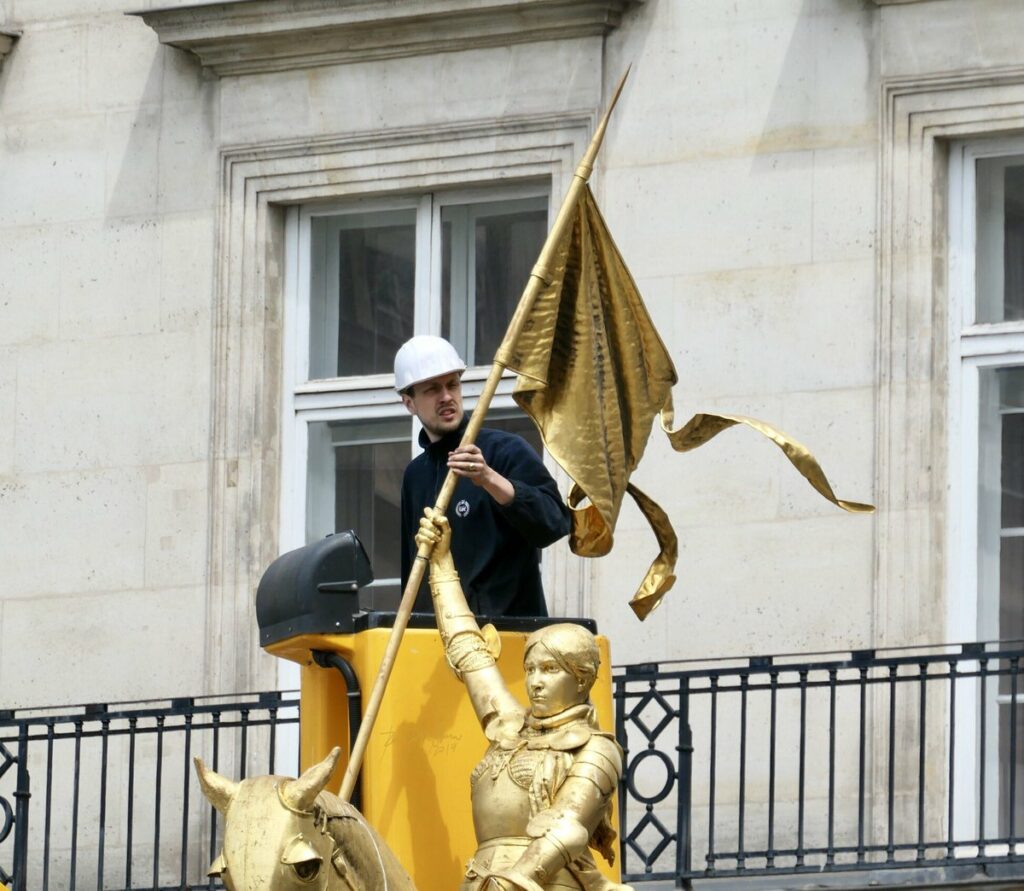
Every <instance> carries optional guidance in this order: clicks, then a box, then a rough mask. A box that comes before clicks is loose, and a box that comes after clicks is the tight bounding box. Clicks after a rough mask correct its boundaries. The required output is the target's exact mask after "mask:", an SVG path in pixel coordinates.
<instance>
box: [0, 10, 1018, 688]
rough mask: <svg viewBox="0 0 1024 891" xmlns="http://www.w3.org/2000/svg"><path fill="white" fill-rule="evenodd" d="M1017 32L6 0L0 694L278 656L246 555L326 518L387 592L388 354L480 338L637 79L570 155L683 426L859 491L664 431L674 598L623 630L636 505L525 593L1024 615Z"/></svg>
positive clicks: (637, 560)
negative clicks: (779, 446) (801, 445)
mask: <svg viewBox="0 0 1024 891" xmlns="http://www.w3.org/2000/svg"><path fill="white" fill-rule="evenodd" d="M1022 45H1024V7H1022V6H1021V4H1020V3H1019V2H1017V0H902V2H901V0H765V2H760V0H759V2H757V3H739V4H736V3H725V2H719V0H703V2H697V0H404V2H401V3H397V2H386V0H342V2H335V0H235V2H227V3H217V4H195V3H182V2H177V0H174V2H172V0H159V2H157V0H151V2H147V0H137V2H136V3H134V4H131V3H125V2H121V0H0V137H2V138H0V541H2V553H3V566H4V572H3V583H2V584H0V707H6V708H16V707H24V706H30V705H43V704H47V705H49V704H65V703H77V702H86V701H89V702H94V701H104V700H123V699H135V698H143V697H159V696H172V695H181V694H199V693H226V692H231V691H236V690H252V689H262V688H266V687H272V686H274V685H275V684H277V683H286V682H288V680H289V678H288V676H287V675H283V676H281V677H279V669H278V667H277V665H276V664H275V661H274V660H273V659H271V658H270V657H268V656H267V655H265V654H263V653H262V651H261V650H260V649H259V647H258V645H257V641H256V634H255V626H254V613H253V592H254V590H255V586H256V582H257V581H258V579H259V577H260V574H261V572H262V570H263V569H264V568H265V567H266V566H267V565H268V563H269V562H270V561H271V560H272V559H273V558H274V557H275V556H276V555H277V554H279V553H281V552H282V551H284V550H287V549H289V548H292V547H296V546H298V545H300V544H303V543H304V542H306V541H307V540H310V539H311V538H313V537H317V536H319V535H322V534H324V533H325V532H327V531H331V530H333V529H334V528H335V526H336V525H337V524H348V523H350V522H351V519H352V517H355V518H356V519H358V520H361V521H362V522H363V523H365V528H358V527H357V531H359V532H360V534H361V535H362V536H363V538H364V539H365V540H366V542H367V544H368V545H369V547H370V550H371V556H373V557H374V562H375V565H376V566H377V568H378V577H380V578H381V579H382V580H383V582H382V584H381V585H380V586H379V588H378V589H377V594H376V595H375V596H378V597H379V598H380V602H381V603H384V602H386V601H387V598H388V597H389V596H392V592H391V589H390V588H389V587H388V584H387V580H388V579H389V578H390V577H391V576H393V575H394V574H395V573H394V571H393V570H390V569H389V567H390V566H391V565H393V560H394V556H393V554H395V553H397V544H396V543H395V541H394V540H393V536H394V511H395V494H396V489H395V478H396V477H395V474H396V472H397V471H396V468H398V469H400V466H401V464H402V463H404V461H405V460H407V459H408V457H409V456H410V455H411V454H412V451H413V446H412V442H413V433H414V431H413V429H412V426H411V424H410V422H409V420H408V417H407V415H405V414H404V410H403V409H402V407H401V405H400V403H399V402H398V400H397V397H395V396H394V394H393V391H392V390H391V389H390V384H391V381H390V380H389V374H388V367H389V361H390V357H389V356H388V355H387V354H388V350H389V349H390V348H391V347H392V345H393V343H395V342H398V341H399V340H400V336H399V335H402V336H405V335H406V334H409V333H412V332H413V331H416V332H418V333H426V332H442V331H444V332H445V333H447V334H449V335H450V336H452V338H453V339H455V340H456V342H457V343H459V345H460V347H461V348H462V349H466V350H469V351H470V353H471V354H472V355H473V359H472V360H471V364H472V365H474V366H483V365H485V364H486V362H487V360H488V358H489V356H488V353H487V348H488V344H489V343H490V342H491V341H490V339H493V334H492V333H491V331H490V328H489V327H488V326H489V325H490V324H491V322H493V321H494V320H495V319H500V318H503V314H506V313H507V311H508V307H507V305H506V303H503V302H502V300H505V301H506V302H507V299H508V297H507V294H508V293H510V292H508V289H507V288H505V287H504V285H505V283H506V282H513V281H516V276H517V275H518V274H519V273H520V272H521V270H522V264H523V263H524V262H529V261H527V260H524V259H523V258H524V257H526V256H528V254H529V250H528V248H529V246H530V245H531V244H532V241H531V239H535V238H536V237H537V236H536V232H537V229H538V225H539V226H540V228H541V229H543V226H544V225H545V222H546V220H545V217H544V213H545V211H547V212H548V214H549V215H550V213H551V212H553V210H554V209H555V208H557V206H558V203H559V201H560V199H561V196H562V194H563V192H564V190H565V187H566V185H567V183H568V180H569V178H570V177H571V174H572V170H573V168H574V165H575V162H576V161H577V159H578V158H579V156H580V154H581V151H582V149H583V147H584V146H585V145H586V143H587V141H588V139H589V135H590V133H591V130H592V128H593V125H594V123H595V121H596V118H597V116H598V115H599V113H600V112H601V110H602V109H603V107H604V104H605V103H606V102H607V100H608V97H609V94H610V91H611V89H613V87H614V85H615V83H616V82H617V80H618V78H619V76H620V75H621V73H622V72H623V71H624V70H625V69H626V68H627V67H628V66H632V69H631V74H630V78H629V81H628V84H627V86H626V89H625V91H624V94H623V97H622V99H621V101H620V103H619V106H618V109H617V110H616V112H615V115H614V117H613V119H612V122H611V125H610V128H609V131H608V135H607V138H606V142H605V145H604V148H603V150H602V153H601V157H600V161H599V163H598V167H597V170H596V172H595V176H594V179H593V187H594V191H595V194H596V196H597V199H598V201H599V203H600V205H601V207H602V210H603V212H604V214H605V217H606V219H607V221H608V224H609V227H610V230H611V232H612V233H613V235H614V237H615V239H616V241H617V243H618V245H619V247H620V249H621V252H622V254H623V256H624V257H625V259H626V261H627V263H628V264H629V266H630V269H631V271H632V273H633V275H634V277H635V278H636V280H637V282H638V284H639V286H640V290H641V292H642V293H643V295H644V297H645V299H646V301H647V305H648V307H649V309H650V311H651V314H652V316H653V318H654V321H655V323H656V325H657V326H658V328H659V331H660V332H661V335H662V338H663V339H664V341H665V342H666V344H667V345H668V347H669V349H670V351H671V353H672V356H673V358H674V360H675V362H676V365H677V368H678V371H679V376H680V383H679V385H678V387H677V388H676V392H675V401H676V408H677V414H678V416H680V417H688V416H689V414H691V413H692V412H694V411H699V410H701V409H709V410H724V411H729V412H735V413H740V414H748V415H753V416H755V417H760V418H763V419H765V420H767V421H769V422H773V423H775V424H777V425H778V426H780V427H781V428H782V429H784V430H786V431H787V432H789V433H790V434H792V435H794V436H796V437H797V438H799V439H801V440H802V441H804V442H806V443H807V444H808V445H809V446H810V447H811V448H812V450H813V451H814V452H815V453H816V455H817V456H818V457H819V458H820V460H821V461H822V464H823V465H824V467H825V469H826V471H827V472H828V473H829V475H830V477H831V479H832V481H833V483H834V485H835V487H836V490H837V492H838V494H839V495H840V496H841V497H847V498H851V499H856V500H864V501H873V502H874V503H875V504H876V505H877V507H878V511H877V513H876V514H875V515H874V516H873V517H864V516H849V515H845V514H842V513H841V512H839V511H837V510H835V509H834V508H833V507H831V506H830V505H828V504H827V503H825V502H823V501H821V500H820V499H818V497H817V496H816V495H815V494H814V493H813V492H812V491H811V490H810V489H809V488H808V487H807V486H806V484H805V483H804V482H803V481H802V480H801V479H800V478H799V477H798V476H797V475H796V474H794V473H793V472H792V470H791V469H790V468H789V467H788V466H787V465H786V464H785V462H784V461H782V460H781V459H780V457H779V456H778V454H777V453H776V452H775V451H774V450H773V449H772V448H771V446H770V445H768V444H766V443H764V442H763V441H761V440H759V439H757V438H756V437H754V435H753V434H750V433H746V432H743V431H733V432H731V433H729V434H726V435H724V436H723V437H721V438H720V439H719V440H716V442H715V443H714V444H712V445H710V446H708V447H707V448H706V449H702V450H700V451H698V452H695V453H693V454H688V455H683V456H680V455H676V454H674V453H672V452H671V450H670V449H669V448H668V447H667V445H666V444H665V443H664V442H663V441H662V440H661V439H659V437H658V436H657V434H656V435H655V436H654V437H653V438H652V441H651V445H650V447H649V449H648V454H647V455H646V457H645V460H644V462H643V463H642V464H641V467H640V469H639V471H638V473H637V475H636V477H635V482H636V483H637V484H638V485H639V486H640V488H642V489H644V490H647V491H650V492H651V493H652V494H653V493H658V494H659V495H660V496H661V498H660V501H661V503H662V505H663V506H664V507H665V508H666V510H667V511H668V513H669V515H670V518H671V519H672V520H673V522H674V524H675V527H676V529H677V532H678V533H679V537H680V559H679V569H678V574H679V581H678V582H677V585H676V589H675V590H674V591H673V592H672V593H671V594H670V595H669V596H668V598H667V599H666V602H665V604H664V606H663V607H662V608H661V610H660V611H659V612H658V613H657V614H655V616H654V617H652V619H651V620H649V621H648V622H646V623H645V624H639V623H637V622H636V620H635V619H634V618H633V616H632V613H631V612H630V611H629V609H628V607H627V605H626V604H627V600H628V596H629V594H630V593H631V592H632V587H633V586H634V585H635V584H636V582H637V581H638V579H639V578H640V577H641V576H642V572H643V569H644V568H645V567H646V565H647V562H648V561H649V559H650V558H652V557H653V556H654V550H655V548H654V541H653V538H652V537H651V535H650V532H649V531H648V529H647V527H646V524H645V522H644V521H643V519H642V518H641V517H640V516H639V514H636V513H633V512H631V511H630V510H629V509H627V510H626V511H624V513H623V516H622V518H621V520H620V524H619V527H618V533H617V541H616V546H615V549H614V550H613V552H612V554H611V555H610V556H608V557H606V558H603V559H602V560H600V561H595V562H583V561H581V560H579V559H578V558H576V557H574V556H572V555H571V554H570V553H569V552H568V549H567V548H566V547H565V545H564V544H559V545H557V546H555V547H553V548H552V549H550V550H549V551H548V552H547V553H546V555H545V563H544V576H545V584H546V589H547V591H548V596H549V601H550V606H551V608H552V611H553V612H556V613H560V614H565V615H590V616H593V617H594V618H596V620H597V622H598V625H599V627H600V628H601V629H602V630H604V631H606V632H607V633H608V634H609V635H610V637H611V642H612V648H613V655H614V657H615V660H616V661H621V662H628V661H639V660H641V659H643V660H654V659H657V660H661V659H704V658H711V657H719V656H739V655H745V654H752V653H767V652H802V651H809V650H816V651H822V650H849V649H856V648H872V647H882V646H907V645H912V644H925V643H928V644H934V643H941V642H946V641H961V640H979V639H992V638H997V637H1000V636H1002V637H1008V636H1014V637H1019V636H1020V632H1021V631H1022V630H1024V620H1022V616H1024V589H1022V585H1024V582H1022V579H1024V571H1022V566H1024V552H1022V551H1021V547H1022V542H1024V538H1022V529H1024V509H1022V508H1021V504H1022V503H1024V501H1022V496H1021V495H1020V491H1019V488H1013V487H1014V486H1017V485H1018V484H1019V483H1020V482H1021V480H1022V476H1021V474H1022V473H1024V471H1022V469H1021V468H1022V464H1024V457H1022V454H1024V430H1021V428H1020V427H1019V426H1013V425H1014V424H1017V421H1016V420H1014V419H1015V418H1017V417H1018V416H1019V414H1020V411H1019V410H1020V409H1022V408H1024V382H1022V378H1021V376H1022V375H1024V371H1021V368H1022V367H1024V321H1022V319H1024V309H1022V306H1024V298H1022V296H1021V294H1022V284H1021V279H1020V278H1019V276H1020V270H1021V264H1020V262H1019V261H1017V260H1014V257H1016V256H1018V255H1017V254H1016V253H1015V251H1014V245H1015V244H1016V245H1019V243H1020V242H1019V239H1020V238H1021V232H1022V231H1024V228H1022V223H1021V220H1022V219H1024V181H1022V179H1021V178H1020V176H1019V172H1020V171H1021V169H1022V166H1024V136H1022V135H1021V134H1022V132H1024V65H1022V62H1021V58H1020V47H1021V46H1022ZM538 220H540V221H541V222H540V223H539V224H538ZM481 232H484V235H481ZM481 238H485V239H490V243H491V245H492V247H494V246H500V247H501V250H492V251H490V252H489V253H488V252H487V251H483V252H482V253H481V251H480V244H481ZM474 250H476V253H474ZM339 257H340V258H342V259H340V260H339ZM509 257H511V258H512V259H509ZM345 261H350V264H353V263H354V264H356V265H355V267H354V268H357V269H358V270H362V273H361V276H362V277H360V274H356V273H352V275H351V276H350V277H349V278H346V277H345V272H344V267H345ZM483 263H493V264H494V268H493V269H492V268H491V266H486V268H484V269H481V268H478V266H479V264H483ZM517 263H518V265H517ZM359 264H362V265H359ZM526 268H528V266H527V267H526ZM368 270H370V271H368ZM370 278H372V280H373V281H374V282H375V284H373V285H372V286H368V285H367V284H366V281H367V280H369V279H370ZM520 285H521V283H517V284H516V286H515V287H516V288H518V287H519V286H520ZM346 288H348V289H349V290H348V291H347V292H346ZM514 296H515V295H513V298H514ZM350 298H351V299H350ZM346 301H348V303H346ZM346 307H348V308H346ZM492 327H493V326H492ZM346 338H347V339H346ZM489 338H490V339H489ZM346 348H350V349H351V351H352V352H351V355H352V356H353V358H352V360H351V362H350V363H349V364H346V362H347V361H348V360H347V359H346ZM363 348H365V349H363ZM482 377H483V372H482V371H474V370H471V371H470V372H469V373H468V374H467V382H468V383H467V391H468V392H469V393H470V394H471V395H472V394H473V393H477V392H479V385H480V381H481V380H482ZM510 392H511V382H507V385H505V386H504V387H503V389H502V391H501V394H502V395H501V396H500V397H499V399H498V400H497V402H496V406H497V409H498V416H499V417H503V418H505V423H507V424H509V425H511V426H513V427H515V426H516V425H517V424H518V423H519V422H518V421H517V420H516V418H515V417H514V413H513V412H512V410H511V407H512V403H511V399H510V396H509V393H510ZM1014 431H1017V432H1014ZM1016 437H1020V438H1019V439H1018V438H1016ZM553 470H555V471H556V473H557V472H558V471H557V468H553ZM1014 474H1016V476H1014ZM1014 480H1016V482H1014ZM559 483H560V485H561V486H562V488H563V491H564V489H565V488H566V487H567V480H566V479H565V477H564V475H560V476H559ZM1011 484H1012V485H1011ZM346 487H348V488H346ZM1011 490H1012V491H1011ZM1000 499H1002V501H1000ZM353 503H356V506H355V507H353V506H352V505H353ZM1000 504H1001V505H1002V509H1001V510H1000V507H999V505H1000ZM1007 505H1009V506H1007ZM1018 514H1019V516H1018ZM1015 517H1016V518H1017V519H1015ZM1018 520H1019V522H1018ZM343 528H347V525H344V526H343ZM389 561H390V562H389ZM381 567H383V569H382V568H381ZM55 654H59V663H55ZM68 668H70V669H71V670H68Z"/></svg>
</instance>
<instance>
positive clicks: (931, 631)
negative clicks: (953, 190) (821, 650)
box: [874, 66, 1024, 646]
mask: <svg viewBox="0 0 1024 891" xmlns="http://www.w3.org/2000/svg"><path fill="white" fill-rule="evenodd" d="M882 109H883V120H882V127H883V131H882V157H881V165H880V170H881V176H880V189H881V191H880V196H879V214H880V218H879V224H880V237H879V257H878V261H879V266H878V281H879V294H878V332H877V343H878V363H879V364H878V374H879V388H878V407H877V414H878V430H877V454H878V461H877V467H878V471H877V472H878V479H877V482H876V487H875V490H876V492H877V494H878V507H879V512H878V515H877V520H876V527H875V528H876V535H877V543H876V550H875V552H876V555H877V564H876V584H875V609H874V615H875V622H876V629H875V641H876V643H877V644H878V645H879V646H886V645H891V644H898V645H903V646H905V645H907V644H914V643H924V642H933V641H936V640H947V639H950V638H951V637H955V636H956V635H955V633H952V632H951V631H950V629H947V628H946V615H947V608H948V604H949V598H950V597H951V596H952V593H953V592H952V591H951V582H950V579H949V578H948V574H949V573H948V566H947V561H948V555H947V547H946V545H947V542H946V538H947V535H946V520H947V517H946V511H947V510H948V504H947V491H946V486H947V480H948V478H949V474H950V473H951V472H955V470H951V469H950V468H949V466H948V447H947V446H948V435H949V434H948V418H947V400H948V390H949V385H950V382H949V380H948V369H949V362H950V357H949V354H948V353H949V349H948V332H947V330H946V328H947V316H948V300H949V296H948V291H947V282H946V269H947V265H948V263H947V241H948V224H947V219H946V203H947V202H946V191H947V168H948V160H947V159H948V147H947V146H948V142H949V141H950V140H954V139H973V138H984V137H989V136H992V137H994V136H999V135H1004V134H1009V133H1014V132H1018V133H1019V132H1020V129H1021V121H1022V120H1024V67H1016V66H1015V67H1013V68H1006V69H998V70H997V69H988V70H984V71H965V72H958V73H955V74H943V75H939V76H928V77H916V78H898V79H895V78H894V79H891V80H888V81H886V82H884V83H883V87H882Z"/></svg>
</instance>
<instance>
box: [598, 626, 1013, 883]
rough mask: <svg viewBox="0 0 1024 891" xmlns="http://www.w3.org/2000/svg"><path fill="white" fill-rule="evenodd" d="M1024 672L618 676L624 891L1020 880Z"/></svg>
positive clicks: (921, 669) (726, 670)
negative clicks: (800, 880) (817, 881)
mask: <svg viewBox="0 0 1024 891" xmlns="http://www.w3.org/2000/svg"><path fill="white" fill-rule="evenodd" d="M1022 657H1024V649H1022V648H1021V646H1020V644H1019V643H1018V642H1012V643H1009V642H1003V643H992V644H965V645H957V646H955V647H931V648H921V649H915V650H902V651H886V652H875V651H862V652H855V653H852V654H848V655H843V656H840V657H835V658H822V659H817V660H813V661H808V660H807V659H806V657H805V658H800V657H754V658H748V659H744V660H742V661H739V660H733V661H732V662H731V663H730V662H726V661H722V662H718V663H715V664H712V665H710V666H709V665H704V666H701V667H699V668H692V667H690V665H687V664H681V663H676V664H674V665H667V664H666V665H659V664H654V663H646V664H640V665H629V666H622V667H619V668H617V669H616V671H615V697H616V700H617V736H618V739H619V741H620V743H621V744H622V746H623V748H624V749H625V750H626V762H625V764H626V768H625V771H624V775H623V779H622V782H621V785H620V790H619V807H620V822H621V829H622V833H621V846H622V865H623V873H624V878H623V880H624V881H634V882H635V881H642V880H645V879H672V880H676V881H677V882H679V883H680V884H689V882H690V881H691V880H693V879H698V878H700V879H710V878H716V877H740V876H755V875H761V876H765V875H786V874H799V873H808V872H813V873H830V872H831V873H839V872H845V873H850V872H857V871H861V872H868V871H880V870H892V869H907V868H919V869H924V868H928V869H935V868H938V869H940V870H942V871H944V872H945V873H946V874H947V875H954V874H955V875H957V876H958V877H962V876H963V875H965V874H972V873H978V872H981V871H983V872H985V873H986V874H987V875H1001V876H1015V875H1024V839H1022V838H1021V835H1022V831H1024V807H1022V805H1024V776H1022V774H1024V766H1022V765H1024V761H1022V755H1021V745H1022V740H1021V739H1020V736H1021V735H1022V734H1024V730H1022V728H1024V708H1022V706H1024V697H1022V696H1021V693H1024V689H1022V688H1021V678H1020V668H1021V659H1022ZM1018 699H1020V702H1018Z"/></svg>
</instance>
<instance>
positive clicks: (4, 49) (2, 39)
mask: <svg viewBox="0 0 1024 891" xmlns="http://www.w3.org/2000/svg"><path fill="white" fill-rule="evenodd" d="M19 37H21V32H20V31H2V30H0V67H3V64H4V58H5V57H6V56H7V54H8V53H9V52H10V51H11V50H12V49H13V48H14V42H15V41H16V40H17V39H18V38H19Z"/></svg>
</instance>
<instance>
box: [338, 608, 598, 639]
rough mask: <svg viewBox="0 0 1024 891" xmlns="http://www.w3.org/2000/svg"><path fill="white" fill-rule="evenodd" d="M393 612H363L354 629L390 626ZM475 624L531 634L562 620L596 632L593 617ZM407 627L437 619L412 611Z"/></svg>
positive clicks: (483, 619) (485, 619)
mask: <svg viewBox="0 0 1024 891" xmlns="http://www.w3.org/2000/svg"><path fill="white" fill-rule="evenodd" d="M396 615H397V614H396V613H393V612H378V611H371V612H364V613H360V614H359V615H358V616H356V617H355V630H356V632H359V631H369V630H370V629H371V628H392V627H394V624H395V616H396ZM476 621H477V624H478V625H480V626H481V627H483V626H484V625H488V624H490V625H493V626H494V629H495V631H520V632H523V633H525V634H532V633H533V632H534V631H536V630H537V629H538V628H544V627H546V626H547V625H558V624H561V623H562V622H569V623H571V624H573V625H582V626H583V627H584V628H586V629H587V631H589V632H590V633H591V634H597V622H595V621H594V620H593V619H579V618H562V617H560V616H477V617H476ZM408 627H409V628H436V627H437V621H436V620H435V618H434V614H433V613H412V614H411V615H410V616H409V626H408Z"/></svg>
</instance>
